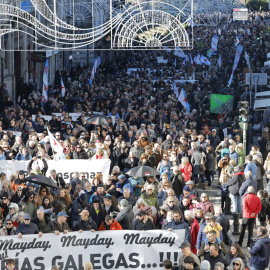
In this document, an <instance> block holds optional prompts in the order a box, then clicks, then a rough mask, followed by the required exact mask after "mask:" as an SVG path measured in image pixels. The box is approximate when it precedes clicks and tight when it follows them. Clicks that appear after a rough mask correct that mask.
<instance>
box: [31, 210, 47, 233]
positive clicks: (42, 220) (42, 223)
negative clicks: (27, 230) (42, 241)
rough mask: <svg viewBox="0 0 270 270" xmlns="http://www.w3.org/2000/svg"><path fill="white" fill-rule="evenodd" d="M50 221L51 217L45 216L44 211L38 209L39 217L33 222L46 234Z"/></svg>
mask: <svg viewBox="0 0 270 270" xmlns="http://www.w3.org/2000/svg"><path fill="white" fill-rule="evenodd" d="M50 220H51V219H50V217H49V216H47V215H45V214H44V210H42V209H38V210H37V216H36V217H34V218H33V219H32V220H31V222H33V223H34V224H36V225H37V227H38V230H39V231H40V232H43V233H44V232H45V231H46V228H47V225H48V223H49V222H50Z"/></svg>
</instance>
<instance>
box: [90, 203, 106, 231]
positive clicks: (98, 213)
mask: <svg viewBox="0 0 270 270" xmlns="http://www.w3.org/2000/svg"><path fill="white" fill-rule="evenodd" d="M88 211H89V215H90V217H91V218H92V219H93V221H95V223H96V224H97V227H98V228H99V227H100V225H101V224H102V222H103V221H105V216H106V214H105V210H104V208H103V206H102V205H101V202H100V200H98V199H96V200H93V201H92V203H91V205H90V207H88Z"/></svg>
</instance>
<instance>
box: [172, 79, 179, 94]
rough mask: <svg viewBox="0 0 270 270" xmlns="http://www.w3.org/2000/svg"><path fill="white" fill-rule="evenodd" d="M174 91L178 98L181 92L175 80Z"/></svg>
mask: <svg viewBox="0 0 270 270" xmlns="http://www.w3.org/2000/svg"><path fill="white" fill-rule="evenodd" d="M173 92H174V94H175V96H176V98H178V97H179V92H178V88H177V86H176V83H175V82H174V84H173Z"/></svg>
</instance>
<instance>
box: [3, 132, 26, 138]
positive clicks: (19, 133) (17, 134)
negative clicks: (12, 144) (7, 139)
mask: <svg viewBox="0 0 270 270" xmlns="http://www.w3.org/2000/svg"><path fill="white" fill-rule="evenodd" d="M3 132H4V133H7V134H8V132H10V130H3ZM11 132H12V134H13V135H14V136H19V137H21V136H22V133H21V131H12V130H11Z"/></svg>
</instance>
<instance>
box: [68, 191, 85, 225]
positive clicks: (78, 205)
mask: <svg viewBox="0 0 270 270" xmlns="http://www.w3.org/2000/svg"><path fill="white" fill-rule="evenodd" d="M87 207H88V202H87V196H86V194H85V192H84V191H83V190H81V191H80V193H79V196H78V197H77V198H76V199H75V200H74V202H73V205H72V220H73V226H75V223H76V222H77V221H78V220H79V219H80V214H81V212H82V211H83V210H85V209H87Z"/></svg>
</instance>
